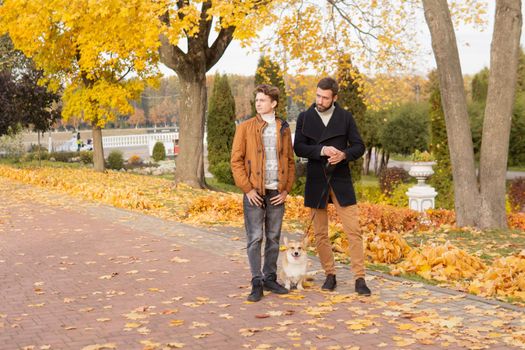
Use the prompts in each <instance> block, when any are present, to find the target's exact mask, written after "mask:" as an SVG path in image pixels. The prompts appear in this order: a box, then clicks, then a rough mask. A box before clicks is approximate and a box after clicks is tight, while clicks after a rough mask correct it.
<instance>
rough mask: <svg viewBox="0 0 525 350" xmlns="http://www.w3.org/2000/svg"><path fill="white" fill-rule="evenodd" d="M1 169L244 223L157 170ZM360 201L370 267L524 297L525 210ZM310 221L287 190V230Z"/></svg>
mask: <svg viewBox="0 0 525 350" xmlns="http://www.w3.org/2000/svg"><path fill="white" fill-rule="evenodd" d="M0 176H4V177H7V178H11V179H13V180H17V181H21V182H24V183H28V184H32V185H37V186H41V187H45V188H48V189H52V190H57V191H60V192H65V193H68V194H70V195H73V196H75V197H77V198H81V199H84V200H88V201H94V202H99V203H105V204H109V205H112V206H115V207H119V208H126V209H131V210H136V211H140V212H143V213H147V214H148V215H153V216H156V217H159V218H162V219H166V220H172V221H178V222H184V223H188V224H192V225H198V226H210V225H213V226H217V225H224V226H236V227H241V226H242V224H243V215H242V205H241V196H240V195H239V194H235V193H220V192H214V191H208V190H195V189H192V188H189V187H186V186H177V187H174V186H173V183H172V182H170V181H168V180H165V179H160V178H155V177H149V176H141V175H133V174H128V173H122V172H112V171H109V172H107V173H97V172H94V171H92V170H90V169H86V168H51V167H43V168H13V167H9V166H6V165H0ZM359 207H360V222H361V226H362V228H363V230H364V234H365V238H366V239H365V242H366V247H365V249H366V252H367V257H368V260H369V262H370V263H371V264H372V265H370V266H371V267H373V268H376V269H379V270H382V271H385V272H389V273H392V274H395V275H401V276H405V277H407V278H412V279H414V278H415V279H420V280H422V281H425V282H428V283H433V284H439V285H443V286H449V287H451V288H455V289H459V290H462V291H467V292H470V293H474V294H477V295H481V296H485V297H496V298H499V299H501V300H504V301H507V302H512V303H516V304H522V303H523V301H524V300H525V231H524V229H525V214H509V224H510V226H511V227H514V229H511V230H508V231H485V232H480V231H477V230H475V229H472V228H456V227H454V226H453V223H454V214H453V212H451V211H446V210H433V211H429V212H428V213H426V214H425V215H424V216H421V215H420V214H418V213H416V212H414V211H411V210H409V209H406V208H396V207H391V206H384V205H374V204H368V203H360V204H359ZM329 214H330V216H331V218H332V224H331V226H330V236H331V240H332V242H333V246H334V250H335V251H336V252H337V253H338V254H337V256H338V258H339V260H340V261H342V262H344V261H346V260H347V256H346V254H345V253H346V251H347V249H348V242H347V241H346V238H345V237H344V234H342V230H341V225H340V223H339V222H338V221H337V217H336V215H335V211H334V209H333V208H330V209H329ZM308 222H309V212H308V210H307V209H306V208H304V206H303V199H302V197H290V198H289V199H288V201H287V209H286V214H285V223H284V229H285V231H288V232H296V233H302V232H304V230H305V229H306V226H307V223H308Z"/></svg>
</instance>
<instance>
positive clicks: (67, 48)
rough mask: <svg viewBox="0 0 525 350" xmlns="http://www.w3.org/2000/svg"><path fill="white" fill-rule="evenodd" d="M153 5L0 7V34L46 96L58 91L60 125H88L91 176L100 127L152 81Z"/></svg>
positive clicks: (138, 1)
mask: <svg viewBox="0 0 525 350" xmlns="http://www.w3.org/2000/svg"><path fill="white" fill-rule="evenodd" d="M159 6H160V3H158V2H148V1H143V0H101V1H96V2H89V1H88V2H86V1H83V0H41V1H15V0H4V1H3V2H2V5H1V6H0V32H8V33H9V35H10V37H11V38H12V40H13V43H14V45H15V47H16V48H17V49H19V50H21V51H22V52H23V53H24V54H26V55H27V56H29V57H31V58H32V59H33V61H34V62H35V64H36V66H37V68H39V69H41V70H42V71H43V74H44V78H45V82H47V84H48V86H49V87H50V89H52V90H53V91H58V90H59V89H62V88H63V104H64V108H63V112H62V116H63V118H64V119H66V120H67V119H68V118H73V117H79V118H81V119H83V120H84V121H86V122H88V123H90V124H91V126H92V128H93V143H94V157H93V161H94V167H95V170H97V171H103V170H104V152H103V148H102V128H104V126H105V125H106V124H107V123H108V122H111V121H115V120H116V118H117V116H119V115H126V114H130V113H131V112H132V106H131V105H130V101H131V100H134V99H137V98H138V96H139V93H140V92H141V91H142V90H143V88H144V86H145V82H146V81H150V80H153V79H155V78H156V77H157V75H158V73H157V68H156V67H157V49H158V47H159V45H160V43H159V40H158V38H159V35H160V31H159V30H160V22H159V21H158V18H159V16H160V12H159V8H160V7H159ZM21 14H24V15H21ZM26 14H30V15H26ZM131 73H133V74H134V78H133V79H131V78H130V74H131Z"/></svg>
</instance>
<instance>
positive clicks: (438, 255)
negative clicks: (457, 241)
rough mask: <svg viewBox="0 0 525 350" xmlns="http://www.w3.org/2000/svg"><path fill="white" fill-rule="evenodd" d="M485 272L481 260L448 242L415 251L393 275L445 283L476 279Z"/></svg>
mask: <svg viewBox="0 0 525 350" xmlns="http://www.w3.org/2000/svg"><path fill="white" fill-rule="evenodd" d="M485 270H486V266H485V264H484V263H483V262H482V261H481V259H479V258H478V257H475V256H472V255H470V254H468V253H467V252H465V251H464V250H461V249H458V248H456V247H455V246H453V245H452V244H450V243H449V242H447V243H445V244H444V245H427V246H423V247H421V248H419V249H413V250H412V251H411V252H410V253H408V255H407V257H406V259H405V260H404V261H402V262H401V263H399V264H398V265H396V269H395V270H393V271H392V274H394V275H397V274H400V273H406V272H412V273H417V274H418V275H420V276H422V277H423V278H426V279H434V280H437V281H442V282H445V281H449V280H460V279H465V278H468V279H470V278H474V277H476V276H477V275H478V274H479V273H482V272H483V271H485Z"/></svg>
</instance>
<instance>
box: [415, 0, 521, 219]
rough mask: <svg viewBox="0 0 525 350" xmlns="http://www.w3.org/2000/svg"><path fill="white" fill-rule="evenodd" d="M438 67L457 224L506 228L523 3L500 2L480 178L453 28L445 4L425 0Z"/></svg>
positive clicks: (484, 125) (488, 92) (499, 0)
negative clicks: (506, 185)
mask: <svg viewBox="0 0 525 350" xmlns="http://www.w3.org/2000/svg"><path fill="white" fill-rule="evenodd" d="M423 7H424V11H425V19H426V22H427V24H428V27H429V29H430V34H431V38H432V49H433V51H434V56H435V59H436V63H437V68H438V75H439V86H440V92H441V99H442V104H443V111H444V114H445V120H446V126H447V137H448V143H449V148H450V155H451V163H452V173H453V176H454V193H455V209H456V221H457V224H458V225H460V226H476V227H480V228H504V227H507V217H506V212H505V177H506V172H507V160H508V148H509V135H510V126H511V119H512V118H511V112H512V107H513V103H514V95H515V91H516V82H517V78H518V74H517V68H518V58H519V42H520V36H521V26H522V14H521V1H520V0H497V1H496V11H495V17H494V30H493V35H492V46H491V58H490V72H489V77H488V91H487V103H486V106H485V113H484V121H483V133H482V143H481V152H480V153H481V154H480V163H479V178H478V177H477V176H476V168H475V162H474V151H473V144H472V133H471V130H470V125H469V116H468V112H467V99H466V95H465V90H464V83H463V76H462V74H461V66H460V62H459V54H458V49H457V43H456V36H455V32H454V26H453V22H452V18H451V12H450V8H449V4H448V3H447V1H446V0H423Z"/></svg>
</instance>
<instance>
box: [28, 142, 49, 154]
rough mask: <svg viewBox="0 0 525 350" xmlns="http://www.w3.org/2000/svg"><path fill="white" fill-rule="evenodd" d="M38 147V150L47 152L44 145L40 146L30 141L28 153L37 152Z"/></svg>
mask: <svg viewBox="0 0 525 350" xmlns="http://www.w3.org/2000/svg"><path fill="white" fill-rule="evenodd" d="M39 148H40V152H42V153H44V152H45V153H48V151H47V147H44V146H42V145H40V146H39V145H37V144H34V143H32V144H31V146H29V152H30V153H37V152H38V149H39Z"/></svg>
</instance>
